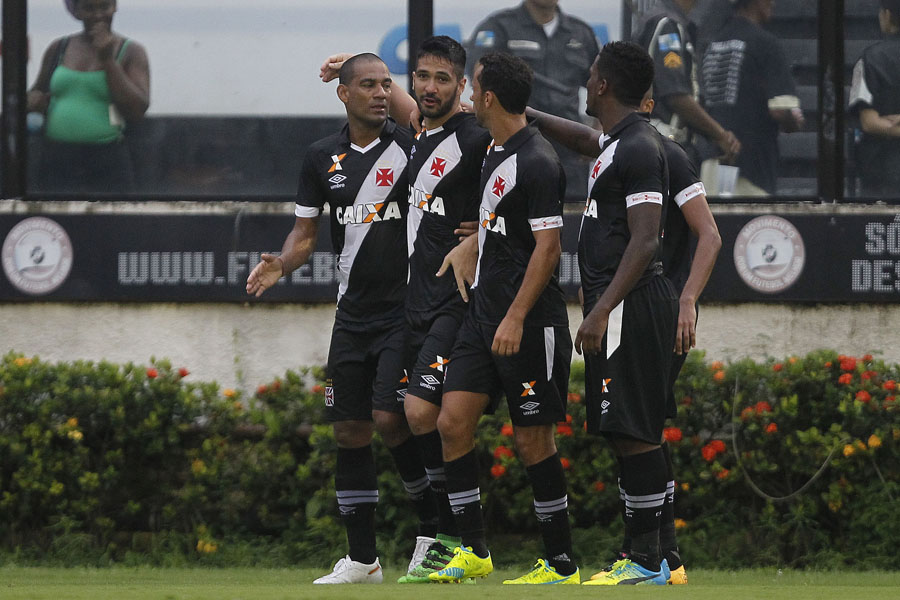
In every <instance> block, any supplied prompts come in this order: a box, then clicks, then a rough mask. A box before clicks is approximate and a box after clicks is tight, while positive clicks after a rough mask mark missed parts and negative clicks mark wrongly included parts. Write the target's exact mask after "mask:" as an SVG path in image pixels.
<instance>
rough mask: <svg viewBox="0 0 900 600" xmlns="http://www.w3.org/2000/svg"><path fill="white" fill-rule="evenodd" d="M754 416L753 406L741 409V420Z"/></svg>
mask: <svg viewBox="0 0 900 600" xmlns="http://www.w3.org/2000/svg"><path fill="white" fill-rule="evenodd" d="M752 416H753V408H751V407H749V406H748V407H747V408H745V409H744V410H742V411H741V421H746V420H747V419H749V418H750V417H752Z"/></svg>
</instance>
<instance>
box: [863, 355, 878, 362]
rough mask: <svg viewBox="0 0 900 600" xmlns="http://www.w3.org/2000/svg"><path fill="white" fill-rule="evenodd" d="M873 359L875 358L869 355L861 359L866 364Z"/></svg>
mask: <svg viewBox="0 0 900 600" xmlns="http://www.w3.org/2000/svg"><path fill="white" fill-rule="evenodd" d="M873 358H875V357H874V356H872V355H871V354H866V355H864V356H863V358H862V359H863V360H864V361H866V362H872V359H873Z"/></svg>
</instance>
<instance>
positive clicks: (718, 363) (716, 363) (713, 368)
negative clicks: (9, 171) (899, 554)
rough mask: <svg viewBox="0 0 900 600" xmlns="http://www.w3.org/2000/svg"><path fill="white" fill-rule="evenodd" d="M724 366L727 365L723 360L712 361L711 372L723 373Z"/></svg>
mask: <svg viewBox="0 0 900 600" xmlns="http://www.w3.org/2000/svg"><path fill="white" fill-rule="evenodd" d="M724 366H725V365H724V364H723V363H722V361H721V360H714V361H712V363H710V365H709V369H710V370H711V371H721V370H722V368H723V367H724Z"/></svg>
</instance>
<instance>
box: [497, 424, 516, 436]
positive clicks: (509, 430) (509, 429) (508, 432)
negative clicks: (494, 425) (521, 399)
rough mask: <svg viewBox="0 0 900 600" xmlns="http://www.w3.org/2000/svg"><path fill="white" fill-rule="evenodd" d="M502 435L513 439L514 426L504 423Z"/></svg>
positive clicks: (501, 429) (501, 430)
mask: <svg viewBox="0 0 900 600" xmlns="http://www.w3.org/2000/svg"><path fill="white" fill-rule="evenodd" d="M500 435H503V436H506V437H512V435H513V426H512V425H510V424H509V423H504V424H503V426H502V427H501V428H500Z"/></svg>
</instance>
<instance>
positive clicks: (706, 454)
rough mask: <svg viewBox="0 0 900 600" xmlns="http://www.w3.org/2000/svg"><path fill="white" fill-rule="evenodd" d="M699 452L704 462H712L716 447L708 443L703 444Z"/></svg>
mask: <svg viewBox="0 0 900 600" xmlns="http://www.w3.org/2000/svg"><path fill="white" fill-rule="evenodd" d="M700 454H702V455H703V459H704V460H705V461H706V462H712V461H714V460H716V449H715V448H713V447H712V446H711V445H709V444H707V445H705V446H703V448H702V449H701V450H700Z"/></svg>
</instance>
